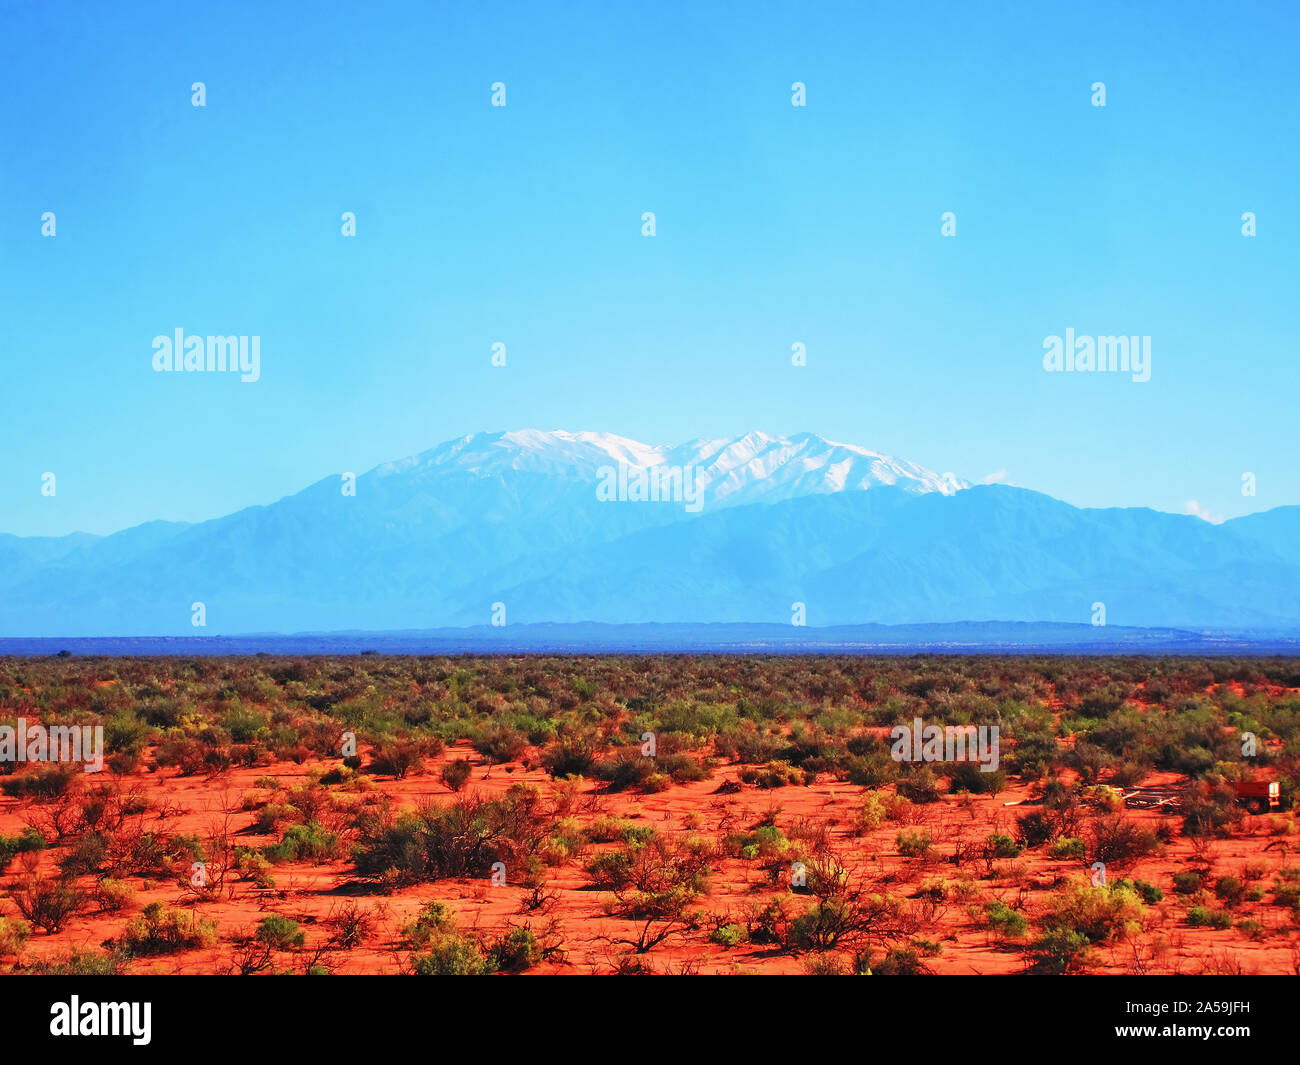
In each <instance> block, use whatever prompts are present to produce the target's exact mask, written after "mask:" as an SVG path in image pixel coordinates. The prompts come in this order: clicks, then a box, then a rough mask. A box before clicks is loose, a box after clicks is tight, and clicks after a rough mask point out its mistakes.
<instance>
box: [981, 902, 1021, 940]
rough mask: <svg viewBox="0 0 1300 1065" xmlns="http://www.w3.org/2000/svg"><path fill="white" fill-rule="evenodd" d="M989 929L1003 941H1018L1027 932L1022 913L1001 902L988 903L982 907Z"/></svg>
mask: <svg viewBox="0 0 1300 1065" xmlns="http://www.w3.org/2000/svg"><path fill="white" fill-rule="evenodd" d="M984 912H985V914H986V915H987V916H988V922H989V927H990V928H992V929H993V930H994V931H995V932H996V933H997V934H998V935H999V936H1000V937H1001V938H1003V939H1020V938H1022V937H1023V936H1024V934H1025V933H1026V932H1027V931H1028V930H1029V922H1028V920H1026V919H1025V915H1024V914H1023V913H1019V912H1018V911H1016V910H1013V909H1011V907H1010V906H1008V905H1006V904H1005V903H1003V902H990V903H989V904H988V905H987V906H985V907H984Z"/></svg>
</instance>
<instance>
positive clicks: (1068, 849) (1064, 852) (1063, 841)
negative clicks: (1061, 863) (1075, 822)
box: [1047, 836, 1088, 861]
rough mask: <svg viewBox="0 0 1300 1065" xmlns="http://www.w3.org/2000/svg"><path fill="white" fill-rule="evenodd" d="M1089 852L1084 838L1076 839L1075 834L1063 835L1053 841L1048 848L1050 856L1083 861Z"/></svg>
mask: <svg viewBox="0 0 1300 1065" xmlns="http://www.w3.org/2000/svg"><path fill="white" fill-rule="evenodd" d="M1087 853H1088V850H1087V847H1086V846H1085V845H1084V842H1083V840H1081V839H1076V838H1074V837H1073V836H1062V837H1061V838H1060V839H1057V840H1055V841H1053V843H1052V845H1051V846H1050V847H1048V848H1047V855H1048V857H1049V858H1056V859H1059V860H1072V861H1083V859H1084V856H1085V855H1086V854H1087Z"/></svg>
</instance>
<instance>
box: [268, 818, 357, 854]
mask: <svg viewBox="0 0 1300 1065" xmlns="http://www.w3.org/2000/svg"><path fill="white" fill-rule="evenodd" d="M262 853H263V854H264V855H265V856H266V859H267V861H270V862H274V863H276V864H279V863H280V862H300V861H303V860H305V859H308V858H311V859H315V860H316V861H321V860H323V859H327V858H337V857H338V856H339V853H340V847H339V837H338V834H337V833H334V832H330V831H329V830H328V829H326V828H325V827H324V826H323V825H322V824H320V822H318V821H308V822H307V823H306V824H303V825H290V826H289V827H288V828H287V829H285V831H284V835H283V836H281V837H280V842H279V843H275V844H272V845H271V846H270V847H266V848H264V849H263V851H262Z"/></svg>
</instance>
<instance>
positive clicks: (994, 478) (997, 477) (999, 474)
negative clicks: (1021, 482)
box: [980, 470, 1009, 484]
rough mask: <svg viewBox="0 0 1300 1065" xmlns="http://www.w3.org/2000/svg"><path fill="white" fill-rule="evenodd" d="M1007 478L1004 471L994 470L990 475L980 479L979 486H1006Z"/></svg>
mask: <svg viewBox="0 0 1300 1065" xmlns="http://www.w3.org/2000/svg"><path fill="white" fill-rule="evenodd" d="M1008 476H1009V475H1008V473H1007V471H1006V470H994V471H993V472H992V473H989V474H985V475H984V476H983V477H981V478H980V484H1006V483H1007V478H1008Z"/></svg>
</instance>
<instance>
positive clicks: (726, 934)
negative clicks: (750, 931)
mask: <svg viewBox="0 0 1300 1065" xmlns="http://www.w3.org/2000/svg"><path fill="white" fill-rule="evenodd" d="M709 939H710V940H712V941H713V942H714V943H716V944H718V946H720V947H735V946H739V945H740V944H741V943H743V942H744V941H745V929H744V928H743V927H742V926H740V925H738V924H733V923H728V924H724V925H719V926H718V927H717V928H715V929H714V930H713V931H712V933H710V935H709Z"/></svg>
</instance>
